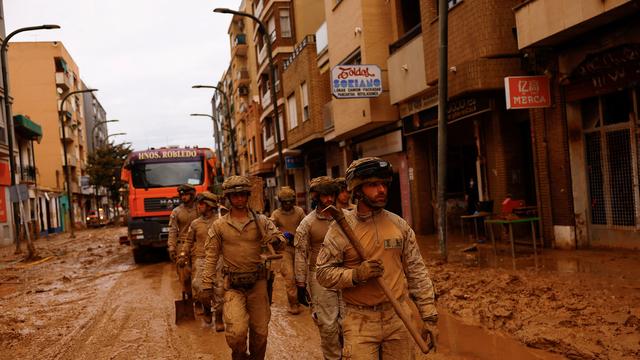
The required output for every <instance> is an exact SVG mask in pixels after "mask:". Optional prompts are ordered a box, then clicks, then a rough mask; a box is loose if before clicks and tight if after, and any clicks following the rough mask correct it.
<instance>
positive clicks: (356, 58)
mask: <svg viewBox="0 0 640 360" xmlns="http://www.w3.org/2000/svg"><path fill="white" fill-rule="evenodd" d="M340 64H342V65H360V64H362V55H361V54H360V49H359V48H358V50H356V51H354V52H353V53H352V54H351V55H349V56H348V57H347V58H346V59H344V61H342V62H341V63H340Z"/></svg>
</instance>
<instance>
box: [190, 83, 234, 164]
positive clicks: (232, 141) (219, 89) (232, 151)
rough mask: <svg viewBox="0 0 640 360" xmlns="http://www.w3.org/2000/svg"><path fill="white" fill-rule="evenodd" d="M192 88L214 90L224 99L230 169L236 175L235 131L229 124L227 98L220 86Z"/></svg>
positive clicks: (197, 86) (229, 111)
mask: <svg viewBox="0 0 640 360" xmlns="http://www.w3.org/2000/svg"><path fill="white" fill-rule="evenodd" d="M192 88H194V89H215V90H216V91H217V92H219V93H220V94H222V97H224V102H225V105H226V106H225V107H226V109H227V121H228V122H229V124H228V125H227V127H228V131H229V137H230V138H231V151H230V152H231V168H232V169H233V170H232V173H233V174H234V175H238V158H237V156H236V154H235V153H234V152H235V151H236V134H235V131H233V126H232V124H231V107H230V106H229V96H228V95H227V93H226V92H225V91H224V90H222V88H220V86H216V85H193V86H192Z"/></svg>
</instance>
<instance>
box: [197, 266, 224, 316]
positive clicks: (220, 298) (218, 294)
mask: <svg viewBox="0 0 640 360" xmlns="http://www.w3.org/2000/svg"><path fill="white" fill-rule="evenodd" d="M222 264H223V261H222V257H220V260H219V261H218V266H217V267H216V272H217V275H216V282H215V283H214V284H213V289H214V293H213V294H214V299H213V310H217V309H218V308H220V309H221V308H222V303H223V302H224V288H223V279H222ZM203 267H204V258H203V257H193V258H192V259H191V291H192V293H193V297H194V298H195V299H200V293H201V292H202V268H203Z"/></svg>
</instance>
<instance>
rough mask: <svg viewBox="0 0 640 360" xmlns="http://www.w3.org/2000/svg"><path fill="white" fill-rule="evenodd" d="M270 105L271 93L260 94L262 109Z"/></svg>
mask: <svg viewBox="0 0 640 360" xmlns="http://www.w3.org/2000/svg"><path fill="white" fill-rule="evenodd" d="M270 104H271V91H270V90H269V91H267V92H266V93H264V94H262V108H263V109H264V108H266V107H267V106H269V105H270Z"/></svg>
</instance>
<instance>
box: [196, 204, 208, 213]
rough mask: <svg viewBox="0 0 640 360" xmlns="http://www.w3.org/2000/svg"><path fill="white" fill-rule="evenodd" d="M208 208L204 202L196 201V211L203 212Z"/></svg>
mask: <svg viewBox="0 0 640 360" xmlns="http://www.w3.org/2000/svg"><path fill="white" fill-rule="evenodd" d="M207 210H208V205H207V204H206V203H204V202H202V201H201V202H198V213H199V214H204V213H206V212H207Z"/></svg>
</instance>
